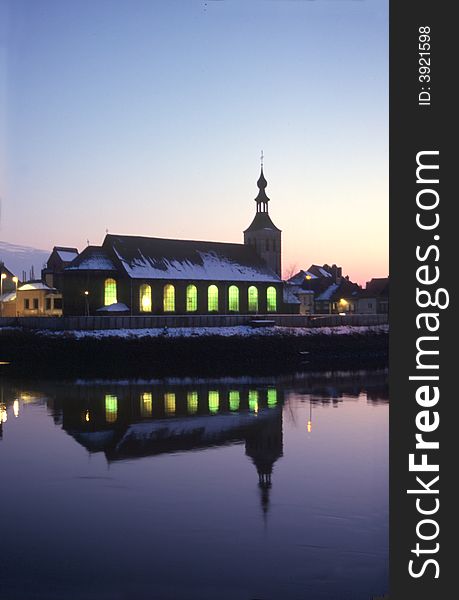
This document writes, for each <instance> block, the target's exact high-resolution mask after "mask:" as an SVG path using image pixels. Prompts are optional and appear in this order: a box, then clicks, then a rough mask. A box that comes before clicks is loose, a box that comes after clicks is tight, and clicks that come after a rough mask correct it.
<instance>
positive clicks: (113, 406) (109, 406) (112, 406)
mask: <svg viewBox="0 0 459 600" xmlns="http://www.w3.org/2000/svg"><path fill="white" fill-rule="evenodd" d="M117 418H118V398H117V397H116V396H113V395H112V394H105V420H106V421H107V423H114V422H115V421H116V419H117Z"/></svg>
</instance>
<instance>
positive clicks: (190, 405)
mask: <svg viewBox="0 0 459 600" xmlns="http://www.w3.org/2000/svg"><path fill="white" fill-rule="evenodd" d="M186 405H187V409H188V414H190V415H194V414H195V413H196V412H197V410H198V392H188V394H187V395H186Z"/></svg>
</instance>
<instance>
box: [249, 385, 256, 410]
mask: <svg viewBox="0 0 459 600" xmlns="http://www.w3.org/2000/svg"><path fill="white" fill-rule="evenodd" d="M249 410H252V411H253V412H258V390H250V391H249Z"/></svg>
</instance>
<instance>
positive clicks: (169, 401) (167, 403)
mask: <svg viewBox="0 0 459 600" xmlns="http://www.w3.org/2000/svg"><path fill="white" fill-rule="evenodd" d="M164 412H165V413H166V415H169V416H171V415H173V414H175V394H174V393H173V392H168V393H167V394H164Z"/></svg>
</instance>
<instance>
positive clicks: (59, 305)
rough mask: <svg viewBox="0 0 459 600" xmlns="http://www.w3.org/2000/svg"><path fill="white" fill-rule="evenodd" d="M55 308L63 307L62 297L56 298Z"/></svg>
mask: <svg viewBox="0 0 459 600" xmlns="http://www.w3.org/2000/svg"><path fill="white" fill-rule="evenodd" d="M54 308H55V309H56V308H58V309H61V308H62V298H54Z"/></svg>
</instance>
